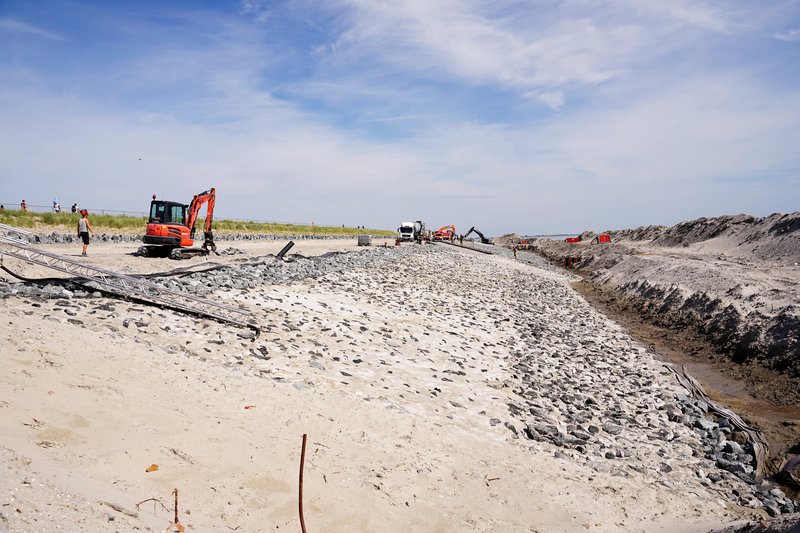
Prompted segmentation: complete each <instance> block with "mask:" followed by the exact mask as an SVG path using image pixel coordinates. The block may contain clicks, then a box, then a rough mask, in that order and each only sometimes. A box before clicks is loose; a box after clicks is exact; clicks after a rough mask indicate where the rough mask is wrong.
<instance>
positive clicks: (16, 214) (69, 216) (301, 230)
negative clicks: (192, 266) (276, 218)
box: [0, 209, 395, 237]
mask: <svg viewBox="0 0 800 533" xmlns="http://www.w3.org/2000/svg"><path fill="white" fill-rule="evenodd" d="M79 218H80V215H78V214H76V213H68V212H67V213H65V212H61V213H52V212H45V213H39V212H33V211H21V210H19V209H6V210H4V211H0V223H2V224H6V225H8V226H16V227H18V228H27V229H31V230H34V231H69V232H72V231H74V230H75V227H76V225H77V223H78V219H79ZM89 220H90V221H91V224H92V227H93V228H94V230H95V232H97V233H108V232H123V233H143V232H144V229H145V225H146V224H147V219H146V218H145V217H142V216H131V215H101V214H90V215H89ZM203 222H204V221H203V219H200V220H198V221H197V228H198V230H200V231H202V227H203ZM214 231H218V232H225V233H263V234H269V235H325V236H337V235H341V236H351V235H361V234H365V233H366V234H370V235H374V236H380V237H384V236H386V237H390V236H394V235H395V232H394V231H391V230H380V229H363V228H342V227H338V226H316V225H315V226H311V225H301V224H283V223H279V222H247V221H239V220H225V219H217V220H215V221H214Z"/></svg>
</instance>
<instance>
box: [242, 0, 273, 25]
mask: <svg viewBox="0 0 800 533" xmlns="http://www.w3.org/2000/svg"><path fill="white" fill-rule="evenodd" d="M241 6H242V7H241V10H242V13H244V14H245V15H249V16H252V17H253V20H255V21H256V22H265V21H266V20H268V19H269V18H270V17H271V16H272V10H271V9H270V2H268V1H267V0H241Z"/></svg>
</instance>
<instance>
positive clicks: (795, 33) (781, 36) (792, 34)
mask: <svg viewBox="0 0 800 533" xmlns="http://www.w3.org/2000/svg"><path fill="white" fill-rule="evenodd" d="M774 37H775V38H776V39H778V40H779V41H790V42H793V41H800V28H795V29H793V30H786V31H782V32H779V33H776V34H775V35H774Z"/></svg>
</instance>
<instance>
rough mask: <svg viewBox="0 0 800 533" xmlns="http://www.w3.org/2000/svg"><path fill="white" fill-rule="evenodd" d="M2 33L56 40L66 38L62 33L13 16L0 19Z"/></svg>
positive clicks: (0, 31)
mask: <svg viewBox="0 0 800 533" xmlns="http://www.w3.org/2000/svg"><path fill="white" fill-rule="evenodd" d="M0 33H8V34H17V35H30V36H34V37H43V38H45V39H52V40H54V41H64V40H65V39H64V37H62V36H61V35H58V34H56V33H53V32H50V31H47V30H44V29H42V28H39V27H37V26H34V25H32V24H29V23H27V22H23V21H21V20H15V19H11V18H2V19H0Z"/></svg>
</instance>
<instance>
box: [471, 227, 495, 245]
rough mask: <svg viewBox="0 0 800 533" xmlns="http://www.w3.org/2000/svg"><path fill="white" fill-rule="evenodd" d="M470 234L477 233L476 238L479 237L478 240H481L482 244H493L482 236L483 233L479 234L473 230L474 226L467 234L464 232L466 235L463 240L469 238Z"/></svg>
mask: <svg viewBox="0 0 800 533" xmlns="http://www.w3.org/2000/svg"><path fill="white" fill-rule="evenodd" d="M471 233H477V234H478V237H480V238H481V243H483V244H494V243H493V242H492V241H490V240H489V239H487V238H486V237H484V236H483V233H481V232H480V231H478V230H477V229H476V228H475V226H472V227H471V228H469V231H468V232H466V233H465V234H464V238H465V239H466V238H467V237H469V235H470V234H471Z"/></svg>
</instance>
